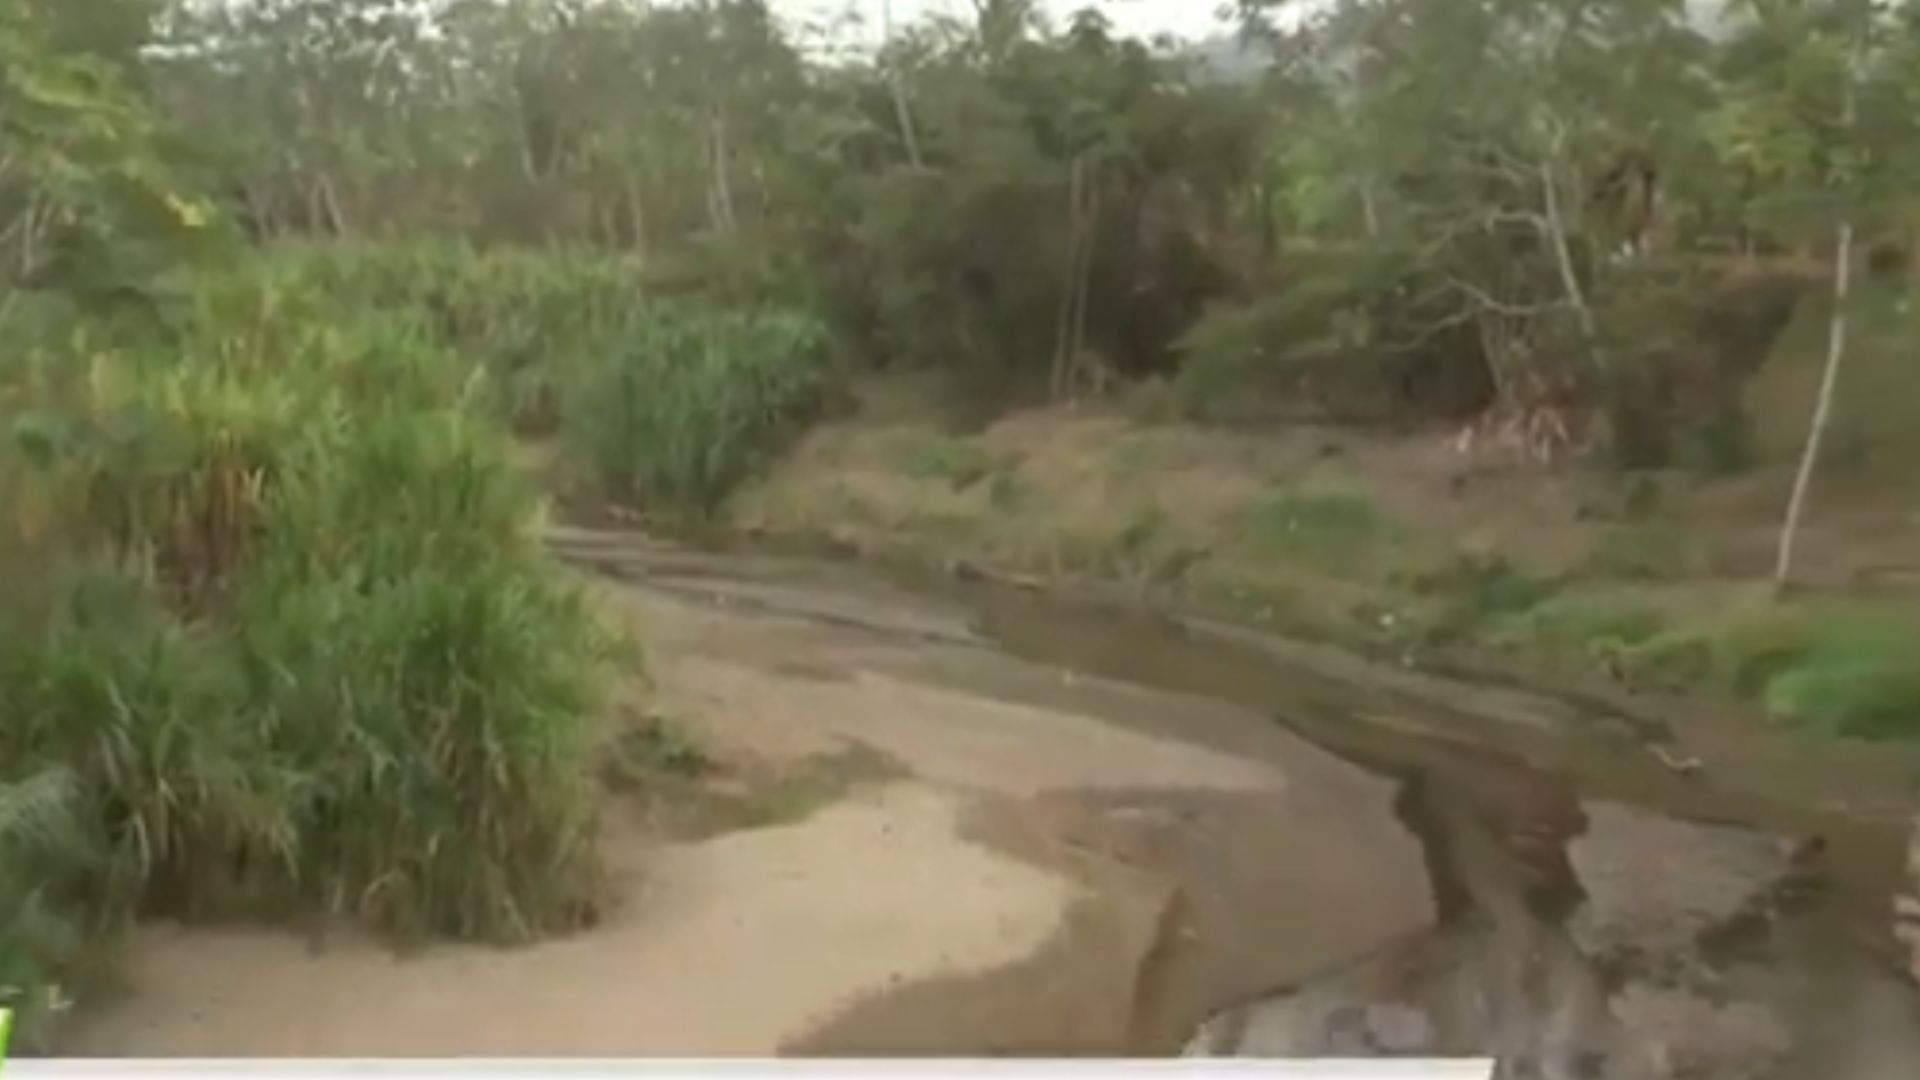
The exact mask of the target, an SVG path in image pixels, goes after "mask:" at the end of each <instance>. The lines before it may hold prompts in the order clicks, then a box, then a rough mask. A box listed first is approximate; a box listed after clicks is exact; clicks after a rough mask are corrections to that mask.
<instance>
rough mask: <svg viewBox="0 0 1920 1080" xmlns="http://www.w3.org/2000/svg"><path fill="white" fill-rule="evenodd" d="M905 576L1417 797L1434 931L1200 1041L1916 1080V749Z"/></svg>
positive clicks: (1035, 649) (1328, 975)
mask: <svg viewBox="0 0 1920 1080" xmlns="http://www.w3.org/2000/svg"><path fill="white" fill-rule="evenodd" d="M650 572H651V573H652V574H654V575H655V578H656V583H658V582H661V581H667V582H675V583H677V587H680V588H685V589H690V590H692V591H694V592H696V593H698V592H700V591H701V590H703V589H705V590H708V591H709V594H710V595H713V594H719V595H725V594H727V593H728V591H729V590H730V589H736V587H737V586H738V585H739V583H740V582H742V581H751V582H755V583H756V586H755V587H752V588H748V589H746V590H744V592H736V594H735V599H736V601H737V600H739V599H740V598H741V597H743V596H745V597H758V602H762V603H771V604H772V605H774V606H776V607H777V606H780V603H781V602H780V600H779V599H778V597H779V595H780V594H779V593H778V591H777V590H778V589H779V588H785V587H788V586H784V585H780V584H778V583H779V582H782V581H786V580H790V579H791V576H792V575H794V574H795V573H796V572H797V573H799V574H800V575H801V576H802V577H810V578H812V579H813V580H812V583H811V584H810V585H808V586H805V587H803V588H801V589H800V590H799V591H798V592H794V593H789V594H788V599H789V600H792V599H796V598H801V597H806V596H808V595H809V593H810V592H811V595H812V596H813V599H812V600H811V601H802V606H805V603H807V602H811V603H813V604H815V605H816V608H817V609H816V611H815V614H816V615H817V616H818V617H821V618H824V619H827V620H830V621H832V620H836V619H847V618H851V616H848V615H847V613H846V612H845V611H837V610H836V609H835V607H834V605H833V604H832V603H831V602H828V603H827V604H826V606H825V607H818V605H819V603H820V601H819V596H820V595H821V594H820V593H819V592H818V591H817V590H818V585H819V579H818V578H817V577H813V575H815V574H818V573H821V572H822V571H819V570H818V569H814V570H799V571H796V570H795V567H794V565H793V564H787V563H780V562H777V561H772V560H751V559H742V560H733V561H728V562H713V561H709V560H705V559H701V558H693V559H690V560H686V561H683V562H680V563H678V564H674V565H661V564H659V563H656V564H654V565H653V566H652V568H651V571H650ZM844 572H845V571H844V569H841V570H836V571H832V573H844ZM770 584H771V585H772V586H773V589H774V591H771V592H770V591H769V589H768V586H769V585H770ZM913 584H914V586H915V587H917V588H919V589H921V590H924V591H928V592H932V593H937V594H938V595H939V596H940V597H941V598H942V599H943V600H945V601H946V602H948V603H953V604H957V605H959V606H960V607H961V608H962V609H963V610H965V611H967V612H969V613H970V614H971V616H972V617H971V621H970V626H969V627H968V628H967V630H966V631H965V632H962V633H958V634H956V633H954V632H953V631H952V629H951V628H947V629H944V630H941V629H935V628H921V629H919V630H916V629H915V628H914V627H912V626H907V627H905V628H901V627H895V628H894V629H895V630H896V631H899V630H902V629H904V630H905V632H908V633H924V634H925V636H926V637H927V639H928V640H929V641H942V642H944V643H946V644H963V645H972V646H977V647H989V648H992V649H997V650H1000V651H1003V652H1005V653H1008V654H1011V655H1013V656H1017V657H1020V658H1023V659H1026V660H1030V661H1036V662H1040V663H1044V664H1047V665H1052V666H1056V667H1058V668H1060V669H1063V670H1065V671H1069V672H1081V673H1085V674H1089V675H1098V676H1105V677H1108V678H1113V679H1118V680H1123V681H1126V682H1129V683H1133V684H1137V685H1143V686H1148V687H1152V688H1155V689H1158V690H1163V691H1173V692H1178V693H1183V694H1192V695H1198V696H1201V697H1205V698H1209V699H1213V700H1218V701H1225V702H1230V703H1232V704H1234V705H1237V706H1240V707H1243V708H1250V709H1256V710H1259V711H1260V712H1262V713H1264V714H1265V715H1267V716H1269V717H1271V718H1272V719H1273V720H1274V721H1275V722H1276V723H1278V724H1280V725H1283V726H1284V727H1286V728H1287V729H1290V730H1291V731H1293V732H1295V733H1297V734H1299V735H1303V736H1305V737H1306V738H1308V739H1309V740H1311V741H1313V742H1315V743H1317V744H1319V745H1320V746H1322V747H1324V748H1326V749H1329V750H1331V751H1333V752H1334V753H1336V754H1338V755H1340V756H1341V757H1344V758H1346V759H1347V760H1349V761H1352V762H1354V763H1356V764H1359V765H1361V766H1363V767H1365V768H1367V769H1368V770H1371V771H1374V772H1376V773H1379V774H1382V775H1385V776H1388V777H1391V778H1393V779H1395V780H1396V781H1398V782H1399V783H1401V785H1402V796H1401V799H1400V801H1399V810H1400V812H1401V816H1402V818H1403V820H1404V821H1405V822H1406V824H1407V826H1408V828H1409V829H1410V830H1411V831H1412V832H1414V834H1415V835H1417V836H1418V837H1419V838H1420V840H1421V841H1422V842H1423V844H1424V845H1425V847H1426V850H1427V861H1428V867H1429V872H1430V875H1431V877H1432V879H1433V892H1434V895H1435V897H1436V899H1437V901H1438V903H1439V905H1440V909H1441V915H1442V922H1441V925H1440V926H1439V928H1438V929H1437V930H1436V931H1434V932H1432V933H1429V934H1423V935H1419V936H1417V937H1416V938H1414V939H1412V940H1408V941H1405V942H1400V943H1396V944H1393V945H1390V946H1389V947H1387V948H1385V949H1383V950H1381V951H1380V952H1379V953H1378V954H1377V955H1375V956H1371V957H1367V958H1364V959H1362V960H1361V961H1359V962H1357V963H1354V964H1349V965H1344V966H1342V967H1340V968H1338V969H1336V970H1331V971H1327V972H1324V973H1321V974H1319V975H1316V976H1311V977H1308V978H1304V979H1295V980H1292V981H1290V982H1289V983H1287V984H1286V985H1281V986H1274V987H1271V988H1269V989H1268V990H1267V991H1266V992H1264V993H1262V994H1259V995H1256V996H1254V997H1252V998H1250V999H1248V1000H1246V1001H1241V1002H1238V1003H1234V1004H1232V1005H1231V1006H1230V1007H1227V1008H1224V1009H1222V1010H1221V1011H1220V1012H1219V1013H1218V1014H1216V1015H1215V1016H1214V1017H1213V1019H1211V1020H1210V1021H1209V1022H1208V1023H1206V1024H1205V1025H1204V1026H1203V1027H1202V1028H1201V1030H1200V1031H1199V1032H1198V1033H1197V1034H1196V1035H1195V1036H1194V1037H1193V1038H1192V1039H1191V1040H1190V1042H1189V1044H1188V1047H1187V1052H1188V1053H1203V1054H1206V1053H1211V1054H1221V1053H1226V1054H1288V1053H1300V1054H1366V1053H1460V1054H1464V1053H1489V1054H1495V1055H1498V1056H1500V1057H1501V1059H1502V1061H1503V1071H1504V1074H1505V1075H1508V1076H1515V1077H1522V1076H1548V1077H1621V1078H1640V1077H1668V1076H1703V1077H1729V1078H1732V1077H1754V1078H1774V1077H1778V1078H1780V1080H1788V1078H1794V1077H1801V1076H1813V1075H1820V1076H1827V1077H1835V1078H1838V1080H1878V1078H1880V1077H1886V1078H1888V1080H1893V1078H1895V1077H1903V1078H1911V1077H1913V1076H1916V1075H1920V999H1917V998H1916V996H1915V995H1914V994H1913V993H1912V992H1911V991H1910V989H1909V988H1908V987H1907V986H1906V984H1905V983H1904V982H1902V981H1901V980H1900V978H1899V977H1898V976H1897V975H1896V974H1895V973H1894V972H1893V964H1892V951H1891V945H1890V942H1889V940H1888V935H1887V932H1886V931H1887V912H1888V905H1889V897H1890V896H1891V895H1892V892H1893V890H1894V889H1895V887H1896V884H1897V874H1898V866H1899V854H1900V851H1901V846H1902V843H1903V830H1904V824H1905V820H1906V817H1905V815H1906V808H1907V802H1906V800H1907V797H1908V794H1907V793H1908V792H1909V791H1910V790H1911V782H1912V780H1913V777H1914V775H1915V761H1914V759H1913V757H1912V755H1911V754H1905V753H1901V752H1895V751H1888V750H1886V749H1885V748H1877V747H1876V748H1863V747H1848V746H1834V745H1822V746H1814V745H1809V744H1807V743H1805V742H1802V741H1799V740H1795V739H1793V738H1790V737H1787V736H1784V735H1782V734H1780V733H1777V732H1771V731H1767V730H1765V729H1763V728H1761V727H1759V726H1757V723H1756V721H1754V720H1753V719H1752V718H1750V717H1745V716H1731V715H1726V714H1718V713H1715V712H1713V711H1711V710H1708V709H1703V708H1701V707H1700V706H1698V705H1697V704H1691V703H1686V702H1679V701H1657V700H1656V701H1649V702H1636V703H1626V704H1621V703H1610V702H1606V701H1601V700H1595V699H1591V698H1582V697H1578V696H1575V695H1571V694H1569V695H1564V696H1556V695H1549V694H1541V693H1537V692H1530V691H1526V690H1522V689H1518V688H1516V687H1512V686H1503V685H1498V684H1489V683H1488V682H1486V681H1481V682H1465V681H1461V680H1457V679H1449V678H1445V677H1441V676H1435V675H1430V674H1423V673H1418V672H1413V671H1409V670H1405V669H1404V668H1401V667H1397V666H1394V665H1381V664H1378V663H1373V662H1368V661H1365V660H1362V659H1359V658H1357V657H1355V656H1352V655H1350V654H1347V653H1343V652H1340V651H1338V650H1333V649H1329V648H1324V647H1318V646H1314V645H1308V644H1301V643H1297V642H1285V641H1277V640H1273V639H1270V638H1263V637H1256V636H1252V635H1248V634H1245V633H1243V632H1239V631H1237V630H1234V629H1232V628H1229V627H1225V626H1218V625H1210V624H1207V623H1205V622H1201V621H1196V620H1187V619H1179V618H1174V617H1170V616H1167V615H1164V614H1160V613H1156V612H1153V611H1148V610H1144V609H1141V608H1137V607H1129V606H1127V605H1123V604H1112V603H1097V602H1078V601H1074V600H1069V599H1064V598H1061V597H1058V596H1048V595H1042V594H1037V593H1034V592H1031V591H1028V590H1026V589H1023V588H1019V587H1009V586H1004V585H996V584H992V583H984V582H972V583H955V582H935V581H927V580H925V579H920V580H916V581H914V582H913ZM831 594H832V586H831V585H829V586H828V589H827V595H829V596H830V595H831ZM769 597H772V598H773V599H769ZM856 609H857V605H856ZM967 688H968V689H969V690H971V691H973V692H977V693H985V694H991V693H995V692H996V688H995V687H993V686H991V685H984V684H982V682H981V681H980V680H979V679H977V678H976V679H973V680H971V681H970V682H969V684H968V687H967ZM1162 721H1163V722H1164V718H1162ZM1682 761H1684V762H1687V763H1688V765H1687V767H1685V768H1676V767H1675V763H1676V762H1682ZM1695 765H1697V766H1698V768H1695V767H1694V766H1695ZM1636 874H1637V875H1640V877H1639V878H1638V879H1636V877H1635V875H1636ZM1256 932H1257V931H1256ZM1609 935H1611V937H1610V936H1609ZM1636 935H1638V938H1636ZM1222 1004H1225V1003H1222Z"/></svg>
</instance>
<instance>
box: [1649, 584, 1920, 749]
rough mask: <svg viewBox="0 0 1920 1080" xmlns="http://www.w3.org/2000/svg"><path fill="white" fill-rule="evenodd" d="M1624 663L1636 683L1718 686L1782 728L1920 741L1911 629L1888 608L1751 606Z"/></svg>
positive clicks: (1918, 680)
mask: <svg viewBox="0 0 1920 1080" xmlns="http://www.w3.org/2000/svg"><path fill="white" fill-rule="evenodd" d="M1625 658H1626V660H1627V661H1628V662H1629V664H1630V666H1631V668H1632V670H1633V671H1634V672H1635V673H1636V674H1649V675H1653V676H1657V677H1661V678H1663V679H1665V680H1666V681H1668V682H1669V683H1672V684H1685V683H1697V682H1706V683H1710V684H1713V685H1717V686H1720V687H1722V688H1723V689H1726V690H1728V691H1731V692H1732V693H1734V694H1736V695H1738V696H1739V697H1741V698H1744V699H1746V700H1750V701H1757V702H1760V703H1762V704H1764V705H1765V706H1766V709H1767V712H1768V713H1769V715H1771V716H1773V717H1774V718H1775V719H1778V720H1781V721H1785V722H1788V723H1793V724H1798V725H1804V726H1806V727H1809V728H1813V729H1818V730H1823V731H1827V732H1831V733H1836V734H1844V735H1853V736H1861V737H1873V738H1885V737H1893V736H1920V628H1916V627H1915V626H1914V625H1913V622H1912V620H1911V615H1910V614H1909V613H1906V612H1902V611H1899V610H1897V609H1892V608H1882V607H1877V606H1873V605H1869V604H1862V603H1854V602H1846V603H1840V602H1826V603H1813V604H1792V603H1787V604H1782V603H1775V602H1772V601H1771V600H1769V599H1765V598H1761V597H1754V598H1752V599H1751V600H1749V601H1747V602H1745V603H1741V604H1735V605H1732V606H1730V607H1729V608H1727V609H1725V610H1724V611H1723V612H1722V613H1721V614H1719V615H1718V616H1717V617H1715V618H1713V619H1711V620H1709V621H1706V622H1703V623H1699V624H1695V625H1689V626H1685V627H1678V628H1674V629H1670V630H1668V631H1665V632H1662V633H1660V634H1657V635H1655V636H1653V637H1652V638H1649V639H1648V640H1647V641H1645V642H1644V643H1642V644H1640V645H1638V646H1636V647H1633V648H1631V649H1629V650H1627V652H1626V653H1625Z"/></svg>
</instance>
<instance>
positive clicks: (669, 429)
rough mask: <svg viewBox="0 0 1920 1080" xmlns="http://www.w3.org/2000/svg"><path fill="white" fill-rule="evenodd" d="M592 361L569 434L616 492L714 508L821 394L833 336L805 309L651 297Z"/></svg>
mask: <svg viewBox="0 0 1920 1080" xmlns="http://www.w3.org/2000/svg"><path fill="white" fill-rule="evenodd" d="M608 349H609V351H608V352H607V353H605V354H603V355H599V356H594V357H589V358H586V359H585V360H583V361H582V362H581V363H580V365H579V367H578V373H577V379H576V382H575V384H574V385H573V386H572V387H571V388H570V391H569V393H568V395H567V397H568V400H567V402H566V406H565V417H566V419H565V431H564V434H565V436H566V438H567V440H568V441H569V443H570V444H571V445H573V446H574V447H575V448H576V450H577V452H578V454H579V455H580V457H581V459H582V460H584V461H586V462H587V463H589V465H590V466H591V467H592V469H593V470H594V473H595V475H596V476H597V478H598V480H599V482H600V484H601V486H602V488H603V490H605V491H606V493H607V494H609V495H611V496H613V497H615V498H618V499H621V500H623V501H626V502H628V503H631V504H632V505H635V506H639V507H643V508H646V509H649V510H652V511H654V512H656V513H661V514H686V515H693V516H705V515H708V514H711V513H712V512H713V511H714V510H715V509H717V508H718V507H719V505H720V503H721V501H722V500H724V499H725V498H726V497H727V496H728V495H729V494H730V493H731V492H732V491H733V489H734V488H735V487H736V486H737V485H739V483H740V482H741V481H743V480H745V479H746V478H747V477H748V476H750V475H751V474H752V472H753V470H754V469H755V468H757V467H758V466H759V465H760V464H761V463H762V462H763V461H764V460H765V459H766V457H767V455H768V454H769V453H770V452H771V451H772V450H773V449H775V448H776V447H777V445H778V444H779V441H780V439H781V438H782V437H783V436H785V435H786V434H787V433H789V432H790V431H791V430H792V428H793V426H794V424H795V423H796V422H797V421H798V420H800V419H802V418H804V417H805V415H806V414H807V413H808V412H809V411H810V410H811V409H812V408H813V407H814V406H815V404H816V403H817V402H818V401H819V397H820V394H821V392H822V391H823V390H824V389H825V387H826V385H827V374H828V367H827V364H828V354H827V350H826V335H825V331H824V329H823V328H822V327H821V326H820V324H819V323H817V322H816V321H814V320H813V319H811V318H810V317H808V316H806V315H803V314H799V313H796V312H786V311H765V312H737V311H719V310H713V309H710V308H707V307H704V306H699V305H684V306H683V305H676V304H669V303H660V304H653V305H648V306H647V307H646V308H645V310H644V312H643V314H642V315H641V316H640V317H638V318H636V319H635V320H634V321H633V322H632V324H631V325H630V326H629V329H628V332H627V334H626V335H625V336H624V337H622V338H621V339H620V340H618V341H616V342H612V343H610V344H609V345H608Z"/></svg>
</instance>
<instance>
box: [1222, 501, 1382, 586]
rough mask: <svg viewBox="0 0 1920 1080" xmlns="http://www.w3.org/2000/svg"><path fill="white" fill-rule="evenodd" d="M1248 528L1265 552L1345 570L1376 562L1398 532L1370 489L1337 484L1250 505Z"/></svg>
mask: <svg viewBox="0 0 1920 1080" xmlns="http://www.w3.org/2000/svg"><path fill="white" fill-rule="evenodd" d="M1245 528H1246V530H1247V534H1248V539H1249V540H1250V541H1251V542H1252V543H1253V545H1254V546H1255V547H1256V548H1258V549H1259V550H1260V551H1262V552H1266V553H1270V554H1273V555H1277V556H1279V557H1281V558H1285V559H1291V560H1298V561H1301V562H1305V563H1308V564H1309V565H1312V566H1315V567H1318V568H1321V569H1325V570H1332V571H1335V572H1339V573H1351V572H1355V571H1359V570H1363V569H1365V568H1367V567H1369V566H1371V565H1372V564H1373V562H1374V560H1375V557H1376V556H1377V555H1378V554H1379V552H1380V550H1381V549H1382V548H1384V547H1385V546H1386V545H1388V544H1389V543H1391V542H1392V541H1393V539H1394V538H1395V537H1394V533H1393V530H1392V528H1391V527H1390V526H1389V524H1388V522H1387V521H1386V519H1385V518H1384V517H1382V516H1381V514H1380V511H1379V510H1378V509H1377V508H1376V507H1375V506H1374V505H1373V503H1372V502H1371V501H1370V500H1368V499H1367V497H1366V496H1365V495H1362V494H1360V493H1359V492H1355V491H1346V490H1341V489H1337V488H1319V489H1309V490H1290V491H1282V492H1279V493H1277V494H1274V495H1272V496H1269V497H1268V498H1266V499H1264V500H1262V501H1261V502H1259V503H1257V504H1255V505H1254V506H1253V507H1251V508H1250V509H1249V510H1248V512H1247V514H1246V518H1245Z"/></svg>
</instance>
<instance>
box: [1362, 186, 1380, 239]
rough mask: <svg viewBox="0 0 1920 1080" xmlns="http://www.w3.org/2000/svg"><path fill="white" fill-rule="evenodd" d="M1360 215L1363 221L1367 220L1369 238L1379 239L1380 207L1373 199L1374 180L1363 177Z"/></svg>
mask: <svg viewBox="0 0 1920 1080" xmlns="http://www.w3.org/2000/svg"><path fill="white" fill-rule="evenodd" d="M1360 217H1361V220H1362V221H1364V222H1366V226H1367V238H1368V239H1370V240H1378V239H1379V238H1380V207H1379V206H1378V205H1377V204H1375V202H1374V199H1373V181H1372V180H1371V179H1363V180H1361V181H1360Z"/></svg>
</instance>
